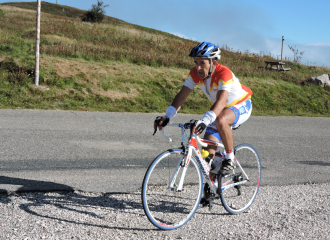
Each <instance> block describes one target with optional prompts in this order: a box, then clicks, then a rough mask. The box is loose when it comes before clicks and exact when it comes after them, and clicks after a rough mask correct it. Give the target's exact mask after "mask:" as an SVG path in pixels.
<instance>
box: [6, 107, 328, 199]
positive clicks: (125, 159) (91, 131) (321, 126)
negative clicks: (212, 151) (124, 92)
mask: <svg viewBox="0 0 330 240" xmlns="http://www.w3.org/2000/svg"><path fill="white" fill-rule="evenodd" d="M0 115H1V117H0V137H1V140H2V141H1V142H0V192H7V193H11V192H21V191H53V190H81V191H88V192H112V193H115V192H116V193H124V192H132V191H135V190H137V189H139V188H140V187H141V184H142V180H143V177H144V173H145V171H146V169H147V167H148V165H149V164H150V162H151V161H152V160H153V159H154V158H155V157H156V156H157V155H158V154H159V153H161V152H162V151H163V150H166V149H169V148H173V147H179V146H180V135H179V133H178V132H176V129H174V128H168V129H167V132H168V134H169V135H170V136H171V137H173V138H174V142H172V143H169V142H166V141H165V140H164V138H163V137H162V136H161V135H160V134H156V135H155V136H152V132H153V129H152V125H153V121H154V118H155V117H156V116H158V115H159V114H145V113H109V112H77V111H39V110H0ZM200 117H201V116H200V115H184V114H178V116H177V117H176V118H175V119H174V122H185V121H189V120H190V119H199V118H200ZM329 124H330V118H307V117H251V118H250V119H249V120H248V121H247V122H246V123H245V124H243V125H242V126H241V127H240V128H239V129H238V130H236V131H234V141H235V145H238V144H241V143H250V144H251V145H253V146H254V147H255V148H256V149H257V150H258V152H259V155H260V157H261V160H262V166H263V176H262V183H261V184H262V185H264V186H265V185H281V186H283V185H291V184H301V183H322V182H329V181H330V176H329V172H330V151H329V140H330V127H329Z"/></svg>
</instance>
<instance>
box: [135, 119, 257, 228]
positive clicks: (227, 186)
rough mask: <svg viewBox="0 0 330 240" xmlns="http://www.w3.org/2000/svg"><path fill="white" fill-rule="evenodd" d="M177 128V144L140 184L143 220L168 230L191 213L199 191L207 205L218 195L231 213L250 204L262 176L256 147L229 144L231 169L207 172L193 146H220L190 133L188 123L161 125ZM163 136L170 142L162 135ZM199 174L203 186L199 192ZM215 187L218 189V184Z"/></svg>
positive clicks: (190, 127)
mask: <svg viewBox="0 0 330 240" xmlns="http://www.w3.org/2000/svg"><path fill="white" fill-rule="evenodd" d="M169 126H171V127H179V128H181V137H182V142H181V147H180V148H177V149H169V150H167V151H165V152H163V153H161V154H160V155H159V156H158V157H156V158H155V159H154V160H153V161H152V163H151V164H150V166H149V168H148V170H147V172H146V174H145V176H144V180H143V184H142V193H141V197H142V204H143V208H144V212H145V214H146V215H147V217H148V219H149V220H150V222H151V223H152V224H154V225H155V226H156V227H158V228H160V229H163V230H173V229H176V228H179V227H181V226H183V225H184V224H186V223H187V222H188V221H189V220H190V219H191V218H192V217H193V215H194V214H195V213H196V210H197V209H198V207H199V205H200V202H201V198H202V194H203V193H204V198H205V199H206V200H207V201H208V202H209V207H210V208H211V207H212V201H213V200H215V199H219V198H220V200H221V202H222V205H223V207H224V208H225V209H226V210H227V211H228V212H229V213H230V214H239V213H243V212H245V211H247V210H248V209H249V208H250V207H251V205H252V203H253V202H254V200H255V198H256V196H257V194H258V190H259V185H260V180H261V161H260V158H259V154H258V152H257V150H256V149H255V148H254V147H253V146H251V145H249V144H241V145H239V146H237V147H235V148H234V151H235V158H236V161H235V162H234V165H235V166H236V168H234V169H233V170H232V173H230V174H227V175H225V176H221V175H220V174H215V175H214V177H213V176H212V175H211V174H210V165H209V163H208V162H207V161H205V159H203V157H202V155H201V152H200V150H199V147H198V144H199V145H201V146H203V147H207V146H208V145H213V146H217V147H218V148H220V149H222V151H221V150H220V151H219V152H217V153H216V155H218V156H220V155H222V156H223V154H224V145H223V144H222V143H220V142H214V141H210V140H206V139H201V138H199V137H198V136H197V135H195V134H193V133H192V128H193V126H194V123H193V121H190V122H187V123H169V124H168V125H167V126H166V127H169ZM162 134H163V135H164V137H165V138H166V139H168V140H169V141H172V140H171V139H170V138H169V137H167V136H166V135H165V133H164V128H163V129H162ZM203 176H204V179H205V180H206V183H207V184H205V185H206V187H205V188H204V191H203ZM219 186H220V187H219Z"/></svg>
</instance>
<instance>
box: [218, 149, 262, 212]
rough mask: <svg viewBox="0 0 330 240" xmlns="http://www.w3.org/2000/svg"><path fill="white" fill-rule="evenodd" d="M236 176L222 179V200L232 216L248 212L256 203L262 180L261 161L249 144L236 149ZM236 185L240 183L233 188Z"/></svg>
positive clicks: (220, 180)
mask: <svg viewBox="0 0 330 240" xmlns="http://www.w3.org/2000/svg"><path fill="white" fill-rule="evenodd" d="M235 159H236V161H235V164H236V169H235V171H234V172H235V174H231V175H228V176H225V177H220V179H219V182H220V183H221V185H220V186H221V189H222V191H221V193H220V198H221V202H222V204H223V206H224V208H225V209H226V210H227V211H228V212H229V213H231V214H239V213H242V212H245V211H246V210H248V209H249V208H250V207H251V205H252V203H253V202H254V200H255V198H256V196H257V194H258V190H259V185H260V180H261V161H260V158H259V154H258V152H257V150H256V149H255V148H254V147H252V146H251V145H249V144H242V145H239V146H237V147H235ZM234 183H240V184H239V185H237V186H233V185H232V184H234Z"/></svg>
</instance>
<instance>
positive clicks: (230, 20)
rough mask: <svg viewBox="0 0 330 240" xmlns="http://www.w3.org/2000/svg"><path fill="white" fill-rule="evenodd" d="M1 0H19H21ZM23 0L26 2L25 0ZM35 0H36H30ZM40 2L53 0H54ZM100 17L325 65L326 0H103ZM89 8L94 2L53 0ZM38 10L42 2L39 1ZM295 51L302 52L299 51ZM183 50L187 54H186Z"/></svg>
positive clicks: (329, 39)
mask: <svg viewBox="0 0 330 240" xmlns="http://www.w3.org/2000/svg"><path fill="white" fill-rule="evenodd" d="M3 2H24V0H19V1H10V0H5V1H3V0H0V3H3ZM26 2H31V0H30V1H29V0H27V1H26ZM36 2H37V1H36ZM46 2H50V3H56V0H49V1H46ZM103 2H104V5H109V6H108V7H107V8H105V10H106V15H108V16H111V17H115V18H118V19H121V20H124V21H126V22H129V23H133V24H137V25H141V26H144V27H148V28H153V29H157V30H161V31H164V32H168V33H172V34H175V35H178V36H180V37H184V38H186V39H192V40H196V41H199V42H202V41H208V42H212V43H214V44H217V45H218V46H219V47H222V46H228V47H229V48H230V49H232V50H233V51H242V52H246V51H249V52H250V53H257V54H260V52H263V53H264V54H267V55H270V54H271V55H272V56H274V57H275V58H277V57H278V58H279V59H280V58H281V48H282V36H284V43H283V58H284V57H287V58H290V60H291V61H292V60H293V58H294V54H293V51H292V50H290V49H289V47H288V46H292V47H293V48H294V49H296V50H298V56H301V60H300V61H301V63H303V64H306V65H313V66H314V65H318V66H328V67H330V31H329V25H330V1H329V0H313V1H312V0H308V1H307V0H277V1H268V0H203V1H201V0H103ZM57 3H58V4H61V5H66V6H71V7H75V8H79V9H83V10H89V9H90V8H91V7H92V4H96V3H97V0H84V1H81V0H66V1H64V0H57ZM41 8H42V5H41ZM300 52H303V54H302V55H301V54H300ZM187 54H189V53H187ZM220 61H221V60H220Z"/></svg>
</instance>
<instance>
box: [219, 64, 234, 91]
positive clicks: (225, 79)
mask: <svg viewBox="0 0 330 240" xmlns="http://www.w3.org/2000/svg"><path fill="white" fill-rule="evenodd" d="M218 84H219V85H218V90H226V91H228V92H231V90H232V88H233V85H234V74H233V73H232V72H231V71H230V70H229V69H228V68H225V69H223V71H222V72H221V74H220V76H219V83H218Z"/></svg>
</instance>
